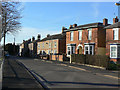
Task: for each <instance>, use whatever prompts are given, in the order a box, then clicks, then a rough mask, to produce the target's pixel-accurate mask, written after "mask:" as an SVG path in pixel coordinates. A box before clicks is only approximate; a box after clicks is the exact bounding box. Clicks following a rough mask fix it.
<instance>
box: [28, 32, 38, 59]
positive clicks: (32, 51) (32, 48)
mask: <svg viewBox="0 0 120 90" xmlns="http://www.w3.org/2000/svg"><path fill="white" fill-rule="evenodd" d="M39 41H40V34H38V36H37V40H35V37H32V41H31V42H30V43H29V44H28V48H29V56H30V57H37V42H39Z"/></svg>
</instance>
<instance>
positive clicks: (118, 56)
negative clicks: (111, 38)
mask: <svg viewBox="0 0 120 90" xmlns="http://www.w3.org/2000/svg"><path fill="white" fill-rule="evenodd" d="M112 47H116V51H114V52H116V56H115V57H113V56H112V50H111V48H112ZM119 51H120V45H110V58H120V53H119Z"/></svg>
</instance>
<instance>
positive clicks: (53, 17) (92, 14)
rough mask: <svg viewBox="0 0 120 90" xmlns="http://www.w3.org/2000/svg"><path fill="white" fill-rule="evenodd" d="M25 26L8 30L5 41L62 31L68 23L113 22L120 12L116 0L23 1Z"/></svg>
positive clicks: (43, 35)
mask: <svg viewBox="0 0 120 90" xmlns="http://www.w3.org/2000/svg"><path fill="white" fill-rule="evenodd" d="M22 5H23V6H24V10H23V11H22V16H23V18H22V19H21V23H22V28H21V31H20V32H18V33H16V35H13V34H8V35H7V37H6V43H13V41H14V37H15V41H16V43H22V41H23V40H27V39H30V38H32V36H35V37H37V35H38V34H41V36H42V38H44V37H46V35H47V34H51V35H53V34H57V33H61V31H62V27H63V26H64V27H67V28H69V25H73V24H75V23H76V24H77V25H82V24H88V23H95V22H103V19H104V18H107V19H108V21H109V23H110V24H112V23H113V18H115V17H116V16H117V15H118V7H117V6H116V5H115V3H114V2H23V3H22Z"/></svg>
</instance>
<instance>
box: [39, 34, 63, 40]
mask: <svg viewBox="0 0 120 90" xmlns="http://www.w3.org/2000/svg"><path fill="white" fill-rule="evenodd" d="M64 37H65V33H61V34H54V35H50V36H49V37H45V38H43V39H42V40H41V41H47V40H53V39H63V38H64Z"/></svg>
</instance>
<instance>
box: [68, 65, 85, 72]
mask: <svg viewBox="0 0 120 90" xmlns="http://www.w3.org/2000/svg"><path fill="white" fill-rule="evenodd" d="M68 67H71V68H74V69H78V70H81V71H87V70H85V69H83V68H78V67H74V66H68Z"/></svg>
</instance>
